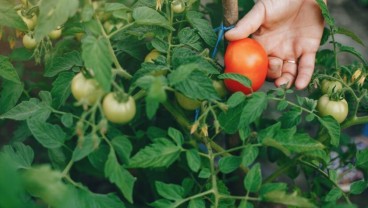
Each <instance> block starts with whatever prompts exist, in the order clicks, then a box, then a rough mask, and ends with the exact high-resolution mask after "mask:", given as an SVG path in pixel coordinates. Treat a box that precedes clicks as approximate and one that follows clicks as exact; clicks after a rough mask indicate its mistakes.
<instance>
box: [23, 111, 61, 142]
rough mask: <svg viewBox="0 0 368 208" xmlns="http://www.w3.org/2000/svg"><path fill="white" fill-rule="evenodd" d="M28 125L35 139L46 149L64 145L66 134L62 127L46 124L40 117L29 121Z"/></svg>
mask: <svg viewBox="0 0 368 208" xmlns="http://www.w3.org/2000/svg"><path fill="white" fill-rule="evenodd" d="M27 125H28V128H29V130H31V132H32V135H33V136H34V137H35V139H36V140H37V141H38V142H39V143H40V144H41V145H42V146H44V147H45V148H58V147H61V146H63V145H64V142H65V139H66V133H65V132H64V131H63V129H62V128H61V127H60V126H58V125H52V124H50V123H46V122H45V121H44V120H42V119H39V118H38V117H34V118H30V119H27Z"/></svg>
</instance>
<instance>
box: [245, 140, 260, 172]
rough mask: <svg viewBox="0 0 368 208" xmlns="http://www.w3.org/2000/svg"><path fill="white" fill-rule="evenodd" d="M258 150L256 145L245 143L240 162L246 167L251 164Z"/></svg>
mask: <svg viewBox="0 0 368 208" xmlns="http://www.w3.org/2000/svg"><path fill="white" fill-rule="evenodd" d="M258 153H259V150H258V148H257V147H254V146H253V145H247V146H246V147H244V149H243V151H242V153H241V158H242V162H241V164H242V165H244V166H245V167H247V166H248V165H250V164H252V163H253V162H254V161H255V160H256V158H257V157H258Z"/></svg>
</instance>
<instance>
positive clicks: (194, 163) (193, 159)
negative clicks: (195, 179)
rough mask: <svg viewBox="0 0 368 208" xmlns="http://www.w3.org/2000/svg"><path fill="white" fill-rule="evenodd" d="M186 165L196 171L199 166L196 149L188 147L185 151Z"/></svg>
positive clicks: (199, 159) (199, 160)
mask: <svg viewBox="0 0 368 208" xmlns="http://www.w3.org/2000/svg"><path fill="white" fill-rule="evenodd" d="M185 155H186V158H187V162H188V166H189V168H190V169H191V170H192V171H193V172H198V171H199V169H200V168H201V157H200V156H199V154H198V150H196V149H190V150H188V151H186V153H185Z"/></svg>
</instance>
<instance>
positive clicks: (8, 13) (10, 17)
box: [0, 0, 28, 31]
mask: <svg viewBox="0 0 368 208" xmlns="http://www.w3.org/2000/svg"><path fill="white" fill-rule="evenodd" d="M0 5H1V7H0V20H1V21H0V26H5V27H9V28H15V29H19V30H21V31H27V30H28V27H27V25H26V24H25V23H24V22H23V20H22V19H21V17H20V16H19V15H18V14H17V12H16V10H15V9H14V7H15V5H16V2H14V1H10V0H0Z"/></svg>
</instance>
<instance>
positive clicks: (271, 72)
mask: <svg viewBox="0 0 368 208" xmlns="http://www.w3.org/2000/svg"><path fill="white" fill-rule="evenodd" d="M282 64H283V60H282V59H280V58H278V57H268V72H267V78H268V79H271V80H274V79H277V78H279V77H280V76H281V70H282Z"/></svg>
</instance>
